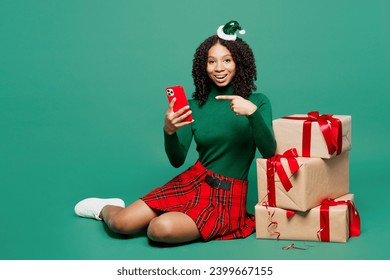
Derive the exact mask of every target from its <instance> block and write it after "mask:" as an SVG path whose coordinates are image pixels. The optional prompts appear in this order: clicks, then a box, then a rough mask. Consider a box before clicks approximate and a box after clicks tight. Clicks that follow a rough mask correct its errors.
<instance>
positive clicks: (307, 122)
mask: <svg viewBox="0 0 390 280" xmlns="http://www.w3.org/2000/svg"><path fill="white" fill-rule="evenodd" d="M283 119H290V120H304V122H303V133H302V156H303V157H310V143H311V123H312V122H318V124H319V126H320V129H321V132H322V135H323V136H324V140H325V143H326V146H327V148H328V153H329V155H333V154H334V152H337V153H336V154H340V153H341V149H342V124H341V121H340V120H339V119H337V118H334V117H333V115H331V114H323V115H320V114H319V112H318V111H312V112H309V113H308V114H307V117H292V116H287V117H283Z"/></svg>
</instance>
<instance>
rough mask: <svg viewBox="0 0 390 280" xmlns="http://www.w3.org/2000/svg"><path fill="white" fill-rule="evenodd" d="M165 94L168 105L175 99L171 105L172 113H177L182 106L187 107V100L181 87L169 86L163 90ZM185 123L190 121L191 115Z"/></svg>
mask: <svg viewBox="0 0 390 280" xmlns="http://www.w3.org/2000/svg"><path fill="white" fill-rule="evenodd" d="M165 93H166V94H167V97H168V101H169V103H170V102H171V101H172V99H173V98H174V97H176V101H175V104H174V105H173V111H174V112H177V111H178V110H180V109H181V108H183V107H184V106H187V105H188V100H187V96H186V93H185V91H184V88H183V87H182V86H171V87H167V88H166V89H165ZM184 121H185V122H191V121H192V115H189V116H188V117H187V118H186V119H185V120H184Z"/></svg>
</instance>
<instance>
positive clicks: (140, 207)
mask: <svg viewBox="0 0 390 280" xmlns="http://www.w3.org/2000/svg"><path fill="white" fill-rule="evenodd" d="M118 205H119V204H118ZM89 217H91V216H89ZM95 218H98V219H102V220H103V221H104V222H105V223H106V224H107V226H108V227H109V228H110V230H112V231H113V232H117V233H121V234H133V233H136V232H139V231H140V230H143V229H146V228H147V234H148V237H149V238H150V239H151V240H153V241H157V242H164V243H184V242H189V241H193V240H195V239H198V238H200V237H201V235H200V233H199V230H198V228H197V226H196V224H195V222H194V221H193V220H192V219H191V218H190V217H189V216H187V215H186V214H184V213H180V212H167V213H164V214H161V215H160V213H158V212H156V211H154V210H153V209H152V208H150V207H149V206H148V205H147V204H146V203H145V202H144V201H142V200H141V199H138V200H136V201H135V202H134V203H132V204H130V205H129V206H127V207H122V206H115V205H106V206H104V207H103V208H102V210H101V211H100V213H99V214H98V213H96V216H95Z"/></svg>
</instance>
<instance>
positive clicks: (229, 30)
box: [217, 20, 245, 41]
mask: <svg viewBox="0 0 390 280" xmlns="http://www.w3.org/2000/svg"><path fill="white" fill-rule="evenodd" d="M237 31H238V33H240V34H245V30H244V29H242V28H241V27H240V24H239V23H238V22H237V21H235V20H231V21H229V22H228V23H226V24H225V25H221V26H220V27H218V29H217V35H218V37H219V38H221V39H223V40H228V41H235V40H236V39H237V34H236V32H237Z"/></svg>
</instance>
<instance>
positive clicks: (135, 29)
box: [0, 0, 390, 259]
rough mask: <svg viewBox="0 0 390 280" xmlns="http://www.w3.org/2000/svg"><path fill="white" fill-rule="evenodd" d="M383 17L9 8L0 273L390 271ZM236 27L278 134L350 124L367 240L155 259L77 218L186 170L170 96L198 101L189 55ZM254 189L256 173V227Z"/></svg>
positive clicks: (365, 10)
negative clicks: (46, 264)
mask: <svg viewBox="0 0 390 280" xmlns="http://www.w3.org/2000/svg"><path fill="white" fill-rule="evenodd" d="M389 12H390V2H389V1H388V0H367V1H363V0H342V1H340V0H329V1H313V0H295V1H292V0H253V1H231V0H224V1H216V0H214V1H209V0H207V1H205V0H202V1H199V0H198V1H194V0H193V1H186V0H180V1H179V0H176V1H157V0H156V1H152V0H142V1H128V0H113V1H104V0H77V1H76V0H68V1H54V0H47V1H43V0H39V1H38V0H36V1H20V0H2V1H1V2H0V188H1V190H0V213H1V216H2V217H1V223H0V259H389V257H390V252H389V249H390V247H389V245H388V244H389V243H388V236H389V235H390V223H389V221H390V218H389V216H388V214H387V206H388V197H389V194H390V189H389V183H388V176H386V175H388V174H389V172H388V159H389V149H388V137H389V124H388V121H389V118H388V112H389V110H388V104H389V101H390V100H389V99H390V97H389V86H390V56H389V54H390V52H389V49H390V48H389V47H390V33H389V30H390V29H389V27H390V17H389ZM231 19H235V20H238V21H239V22H240V24H241V25H242V27H243V28H244V29H246V31H247V34H246V35H245V37H244V39H245V40H246V41H247V42H248V43H249V44H250V45H251V46H252V48H253V50H254V53H255V57H256V61H257V66H258V74H259V75H258V81H257V85H258V88H259V91H261V92H263V93H265V94H266V95H267V96H268V97H269V98H270V100H271V102H272V106H273V113H274V118H277V117H281V116H285V115H288V114H295V113H306V112H309V111H312V110H318V111H320V113H332V114H346V115H351V116H352V123H353V125H352V126H353V128H352V131H353V133H352V135H353V136H352V138H353V140H352V146H353V148H352V151H351V154H350V156H351V158H350V168H351V174H350V182H351V193H354V194H355V202H356V206H357V208H358V210H359V212H360V216H361V219H362V234H361V236H360V237H358V238H351V239H350V240H349V241H348V242H347V243H319V242H303V241H296V242H294V243H295V244H296V245H297V246H300V247H305V248H308V250H304V251H301V250H288V251H286V250H282V249H281V248H282V247H283V246H285V245H289V244H291V243H292V241H289V240H279V241H276V240H260V239H256V238H255V235H252V236H250V237H248V238H247V239H240V240H233V241H211V242H207V243H204V242H197V243H193V244H189V245H184V246H173V247H170V246H166V247H159V246H155V245H153V244H150V243H149V242H148V240H147V238H146V237H145V236H144V234H140V235H137V236H134V237H132V238H125V237H121V236H118V235H115V234H112V233H110V232H108V231H107V229H106V228H105V227H104V226H103V224H102V223H100V222H97V221H95V220H90V219H81V218H78V217H76V216H75V214H74V213H73V207H74V205H75V203H77V202H78V201H79V200H80V199H82V198H85V197H90V196H96V197H121V198H123V199H124V200H125V201H126V203H130V202H132V201H133V200H135V199H136V198H138V197H139V196H141V195H143V194H145V193H146V192H148V191H150V190H151V189H153V188H155V187H157V186H160V185H161V184H163V183H165V182H166V181H167V180H169V179H170V178H171V177H173V176H174V175H176V174H177V173H178V172H180V171H182V170H184V168H186V167H188V166H189V165H190V164H192V163H193V162H194V161H195V159H196V155H195V153H194V150H191V154H190V155H189V158H188V159H187V161H186V164H185V166H183V167H182V168H179V169H174V168H173V167H171V166H170V165H169V163H168V160H167V158H166V156H165V153H164V150H163V141H162V140H163V139H162V125H163V116H164V113H165V110H166V108H167V100H166V97H165V95H164V88H165V87H166V86H169V85H174V84H182V85H184V87H185V88H186V90H187V95H188V96H191V93H192V92H193V84H192V77H191V66H192V58H193V53H194V51H195V48H196V47H197V46H198V45H199V44H200V42H201V41H203V39H205V38H206V37H208V36H209V35H212V34H214V33H215V30H216V28H217V27H218V26H219V25H221V24H224V23H226V22H227V21H229V20H231ZM193 148H194V146H192V149H193ZM149 174H153V175H149ZM255 181H256V170H255V169H254V168H253V166H252V169H251V173H250V190H249V200H248V208H249V210H251V211H252V212H253V206H254V205H255V204H256V202H257V190H256V182H255Z"/></svg>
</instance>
